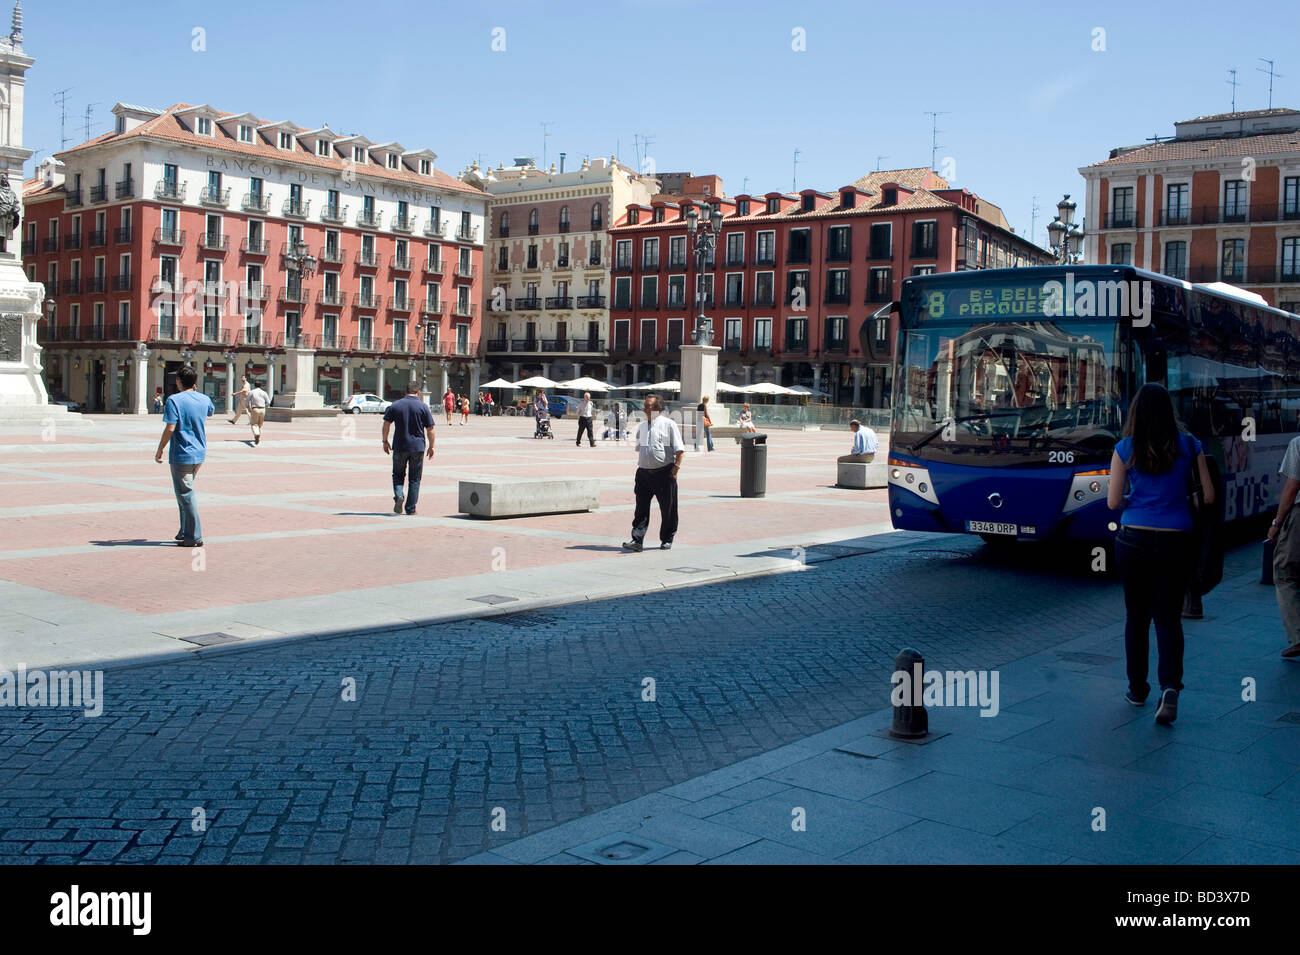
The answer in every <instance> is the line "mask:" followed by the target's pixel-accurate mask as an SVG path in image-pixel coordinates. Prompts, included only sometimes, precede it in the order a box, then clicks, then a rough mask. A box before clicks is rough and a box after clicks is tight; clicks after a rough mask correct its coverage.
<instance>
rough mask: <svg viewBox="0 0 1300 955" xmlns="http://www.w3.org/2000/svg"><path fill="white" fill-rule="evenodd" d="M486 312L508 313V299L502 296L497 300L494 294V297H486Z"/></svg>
mask: <svg viewBox="0 0 1300 955" xmlns="http://www.w3.org/2000/svg"><path fill="white" fill-rule="evenodd" d="M503 291H504V290H503ZM488 311H489V312H498V313H503V312H508V311H510V299H508V298H505V297H504V296H502V297H501V298H498V297H497V296H496V295H495V294H494V295H489V296H488Z"/></svg>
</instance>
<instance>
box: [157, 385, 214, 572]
mask: <svg viewBox="0 0 1300 955" xmlns="http://www.w3.org/2000/svg"><path fill="white" fill-rule="evenodd" d="M198 381H199V375H198V372H196V371H195V370H194V369H193V368H192V367H191V366H189V365H186V366H185V367H184V368H182V369H181V370H180V371H179V372H177V374H176V388H177V391H176V393H175V394H173V395H170V396H168V398H167V402H166V404H165V406H164V407H163V432H162V437H161V438H160V439H159V440H158V450H157V451H156V452H155V453H154V456H153V459H154V460H155V461H157V462H158V463H159V464H162V456H163V451H164V450H166V451H167V461H168V463H169V464H170V465H171V472H172V492H173V493H174V494H175V495H176V509H177V510H178V511H179V512H180V530H178V531H177V532H176V538H175V539H176V541H177V543H179V544H180V546H182V547H202V546H203V531H202V528H201V527H200V526H199V507H198V502H197V501H196V500H195V498H194V479H195V478H196V477H197V476H198V473H199V467H200V466H201V465H202V464H203V462H204V460H205V459H206V458H207V452H208V435H207V430H206V428H205V425H204V422H205V421H206V420H207V419H208V418H210V417H212V416H213V415H214V414H216V413H217V409H216V408H215V407H214V406H213V404H212V399H211V398H209V397H208V396H207V395H205V394H204V393H203V392H201V391H198V390H197V389H196V387H195V386H196V385H197V384H198ZM168 445H170V446H171V447H170V449H168Z"/></svg>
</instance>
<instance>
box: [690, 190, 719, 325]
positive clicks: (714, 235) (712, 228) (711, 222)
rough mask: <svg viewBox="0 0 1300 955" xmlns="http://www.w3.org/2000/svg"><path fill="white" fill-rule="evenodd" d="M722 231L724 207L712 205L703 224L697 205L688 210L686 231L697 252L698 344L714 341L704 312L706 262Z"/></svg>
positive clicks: (696, 299)
mask: <svg viewBox="0 0 1300 955" xmlns="http://www.w3.org/2000/svg"><path fill="white" fill-rule="evenodd" d="M721 232H722V209H721V208H720V207H719V206H717V205H713V206H712V211H711V212H710V213H709V218H708V219H707V220H705V222H704V223H703V224H702V225H701V223H700V214H699V212H697V211H696V209H695V206H693V205H692V206H691V207H690V208H689V209H687V210H686V233H687V235H688V236H690V238H689V240H688V241H690V242H692V243H693V244H694V249H693V251H694V253H695V301H696V304H697V306H698V308H699V315H698V316H696V318H695V335H694V341H695V344H697V345H711V344H712V343H713V329H712V327H711V323H710V321H709V318H708V316H706V315H705V314H704V263H705V262H707V261H708V260H709V257H710V256H711V255H712V254H713V251H714V248H715V247H716V246H717V241H718V235H719V233H721Z"/></svg>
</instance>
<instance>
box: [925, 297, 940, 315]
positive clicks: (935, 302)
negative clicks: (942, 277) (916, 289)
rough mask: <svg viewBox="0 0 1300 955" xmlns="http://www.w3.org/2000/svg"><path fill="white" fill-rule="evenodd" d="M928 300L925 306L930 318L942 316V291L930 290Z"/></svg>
mask: <svg viewBox="0 0 1300 955" xmlns="http://www.w3.org/2000/svg"><path fill="white" fill-rule="evenodd" d="M929 299H930V302H929V304H928V305H927V306H926V308H927V310H928V311H929V313H930V317H931V318H943V293H942V292H931V293H930V295H929Z"/></svg>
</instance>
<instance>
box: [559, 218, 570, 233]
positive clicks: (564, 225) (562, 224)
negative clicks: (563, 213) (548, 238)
mask: <svg viewBox="0 0 1300 955" xmlns="http://www.w3.org/2000/svg"><path fill="white" fill-rule="evenodd" d="M568 231H569V222H568V221H567V220H561V222H560V232H561V233H562V234H563V233H568Z"/></svg>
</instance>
